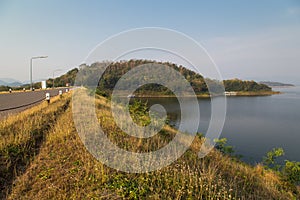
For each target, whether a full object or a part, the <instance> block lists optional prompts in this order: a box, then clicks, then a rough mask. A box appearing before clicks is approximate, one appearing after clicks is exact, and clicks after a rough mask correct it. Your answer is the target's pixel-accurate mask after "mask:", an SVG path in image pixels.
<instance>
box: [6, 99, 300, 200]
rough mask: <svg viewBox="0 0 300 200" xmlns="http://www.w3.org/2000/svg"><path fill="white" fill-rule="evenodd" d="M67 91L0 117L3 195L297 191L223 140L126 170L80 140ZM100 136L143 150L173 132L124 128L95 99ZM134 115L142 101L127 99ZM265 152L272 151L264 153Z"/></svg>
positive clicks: (142, 115)
mask: <svg viewBox="0 0 300 200" xmlns="http://www.w3.org/2000/svg"><path fill="white" fill-rule="evenodd" d="M69 101H70V96H69V94H67V95H64V97H63V98H62V99H56V100H55V101H53V102H52V103H51V104H50V105H49V106H47V105H46V104H41V105H39V106H36V107H34V108H31V109H29V110H27V111H25V112H23V113H21V114H19V115H15V116H11V117H10V118H8V119H7V120H6V121H2V122H0V127H1V128H0V131H1V138H0V141H1V142H0V149H1V150H0V156H1V157H0V159H1V160H0V161H1V162H0V170H1V173H0V174H1V180H0V185H1V197H2V198H7V199H299V198H300V194H299V190H298V189H297V187H296V185H295V184H292V183H291V181H290V180H286V179H284V178H282V176H281V175H280V174H278V172H277V171H276V170H273V169H270V168H266V167H265V165H264V164H258V165H256V166H250V165H248V164H246V163H243V162H241V161H239V159H237V158H236V157H234V156H232V155H229V154H232V148H230V147H227V146H226V141H225V140H223V141H222V142H223V143H222V142H221V143H222V144H220V143H219V146H218V147H217V149H214V150H212V151H211V152H210V153H209V155H208V156H206V157H204V158H202V159H200V158H198V155H197V153H198V151H199V149H200V146H201V144H202V142H203V141H204V138H203V137H202V136H201V135H200V134H199V135H198V136H197V137H195V139H194V142H193V144H192V145H191V147H190V148H189V150H188V151H187V152H186V153H185V154H184V155H183V156H182V157H181V158H180V159H178V160H177V161H176V162H174V163H173V164H171V165H169V166H167V167H165V168H163V169H161V170H158V171H154V172H149V173H142V174H132V173H124V172H120V171H117V170H115V169H111V168H109V167H107V166H105V165H103V164H102V163H100V162H98V161H97V160H96V159H95V158H94V157H93V156H92V155H91V154H90V153H89V152H88V151H87V150H86V148H85V147H84V145H83V144H82V142H81V140H80V138H79V136H78V134H77V132H76V129H75V126H74V123H73V119H72V108H71V104H69ZM95 103H96V107H97V116H98V120H99V121H100V122H101V125H102V129H103V130H105V133H106V134H107V136H108V137H109V138H110V139H111V140H112V141H113V142H114V143H116V144H117V145H119V146H120V147H122V148H124V149H128V150H131V151H135V152H146V151H150V150H153V149H157V148H160V147H162V146H164V145H166V144H167V143H168V142H169V141H170V140H171V139H172V138H173V137H174V134H175V131H174V129H172V128H171V127H169V126H167V125H166V126H165V127H164V129H163V130H162V131H161V132H160V133H159V134H157V135H156V136H155V137H153V138H151V139H137V138H134V137H129V136H128V135H127V134H125V133H123V132H122V131H121V130H120V129H119V128H118V127H117V126H116V124H115V123H114V120H113V117H112V114H111V112H110V109H109V108H110V102H109V101H108V100H107V99H106V98H104V97H101V96H97V97H96V99H95ZM130 109H131V110H132V109H134V110H135V111H134V112H131V114H132V115H133V118H134V120H135V121H136V122H137V123H139V124H141V125H146V124H147V123H149V117H147V112H148V110H147V108H145V105H144V104H142V103H134V104H133V105H132V106H131V108H130ZM271 158H272V156H271Z"/></svg>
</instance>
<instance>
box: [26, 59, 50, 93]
mask: <svg viewBox="0 0 300 200" xmlns="http://www.w3.org/2000/svg"><path fill="white" fill-rule="evenodd" d="M39 58H48V56H35V57H32V58H30V90H32V89H33V85H32V60H34V59H39Z"/></svg>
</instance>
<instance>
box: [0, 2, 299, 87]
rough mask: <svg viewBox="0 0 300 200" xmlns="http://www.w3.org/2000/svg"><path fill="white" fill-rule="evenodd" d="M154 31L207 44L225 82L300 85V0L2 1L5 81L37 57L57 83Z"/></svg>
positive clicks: (24, 73) (37, 68) (23, 73)
mask: <svg viewBox="0 0 300 200" xmlns="http://www.w3.org/2000/svg"><path fill="white" fill-rule="evenodd" d="M153 26H154V27H164V28H169V29H174V30H177V31H180V32H183V33H185V34H187V35H189V36H190V37H192V38H194V39H195V40H197V41H198V42H199V43H201V44H203V46H204V47H205V48H206V49H207V51H208V52H209V53H210V54H211V56H212V57H213V59H214V60H215V62H216V63H217V65H218V66H219V68H220V70H221V72H222V74H223V77H224V78H234V77H238V78H243V79H256V80H277V81H285V82H292V83H295V82H296V83H300V80H299V76H300V75H299V74H300V64H299V63H300V39H299V38H300V37H299V36H300V1H299V0H285V1H283V0H268V1H267V0H265V1H261V0H253V1H243V0H239V1H238V0H236V1H230V0H229V1H161V0H160V1H158V0H151V1H145V0H143V1H142V0H139V1H138V0H137V1H121V0H120V1H58V0H51V1H50V0H49V1H39V0H35V1H33V0H28V1H15V0H7V1H5V0H4V1H3V0H0V27H1V29H0V30H1V31H0V54H1V59H0V69H1V72H0V78H4V77H5V78H15V79H17V80H21V81H26V80H28V79H29V59H30V57H32V56H36V55H48V56H49V58H48V59H45V60H35V61H34V79H41V78H48V77H51V76H52V71H53V70H54V69H63V70H64V72H65V71H66V70H68V69H71V68H73V67H76V66H77V65H78V64H80V63H81V62H82V61H83V59H84V58H85V57H86V56H87V54H88V53H89V52H90V50H92V49H93V48H94V47H95V46H96V45H97V44H98V43H100V42H101V41H103V40H104V39H106V38H107V37H109V36H111V35H113V34H116V33H118V32H121V31H124V30H127V29H131V28H138V27H153ZM61 73H62V72H61ZM57 75H59V73H57Z"/></svg>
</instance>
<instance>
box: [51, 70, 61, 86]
mask: <svg viewBox="0 0 300 200" xmlns="http://www.w3.org/2000/svg"><path fill="white" fill-rule="evenodd" d="M59 71H62V70H61V69H56V70H54V71H53V79H52V88H53V89H54V73H55V72H59Z"/></svg>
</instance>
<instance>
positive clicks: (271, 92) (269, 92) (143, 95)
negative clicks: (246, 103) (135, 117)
mask: <svg viewBox="0 0 300 200" xmlns="http://www.w3.org/2000/svg"><path fill="white" fill-rule="evenodd" d="M276 94H282V92H279V91H260V92H248V91H239V92H237V93H236V95H229V97H241V96H271V95H276ZM217 96H221V95H210V94H207V93H205V94H196V97H198V98H210V97H217ZM134 97H135V98H171V97H175V95H160V94H150V95H149V94H141V95H139V94H137V95H135V96H134ZM183 97H191V96H183Z"/></svg>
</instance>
